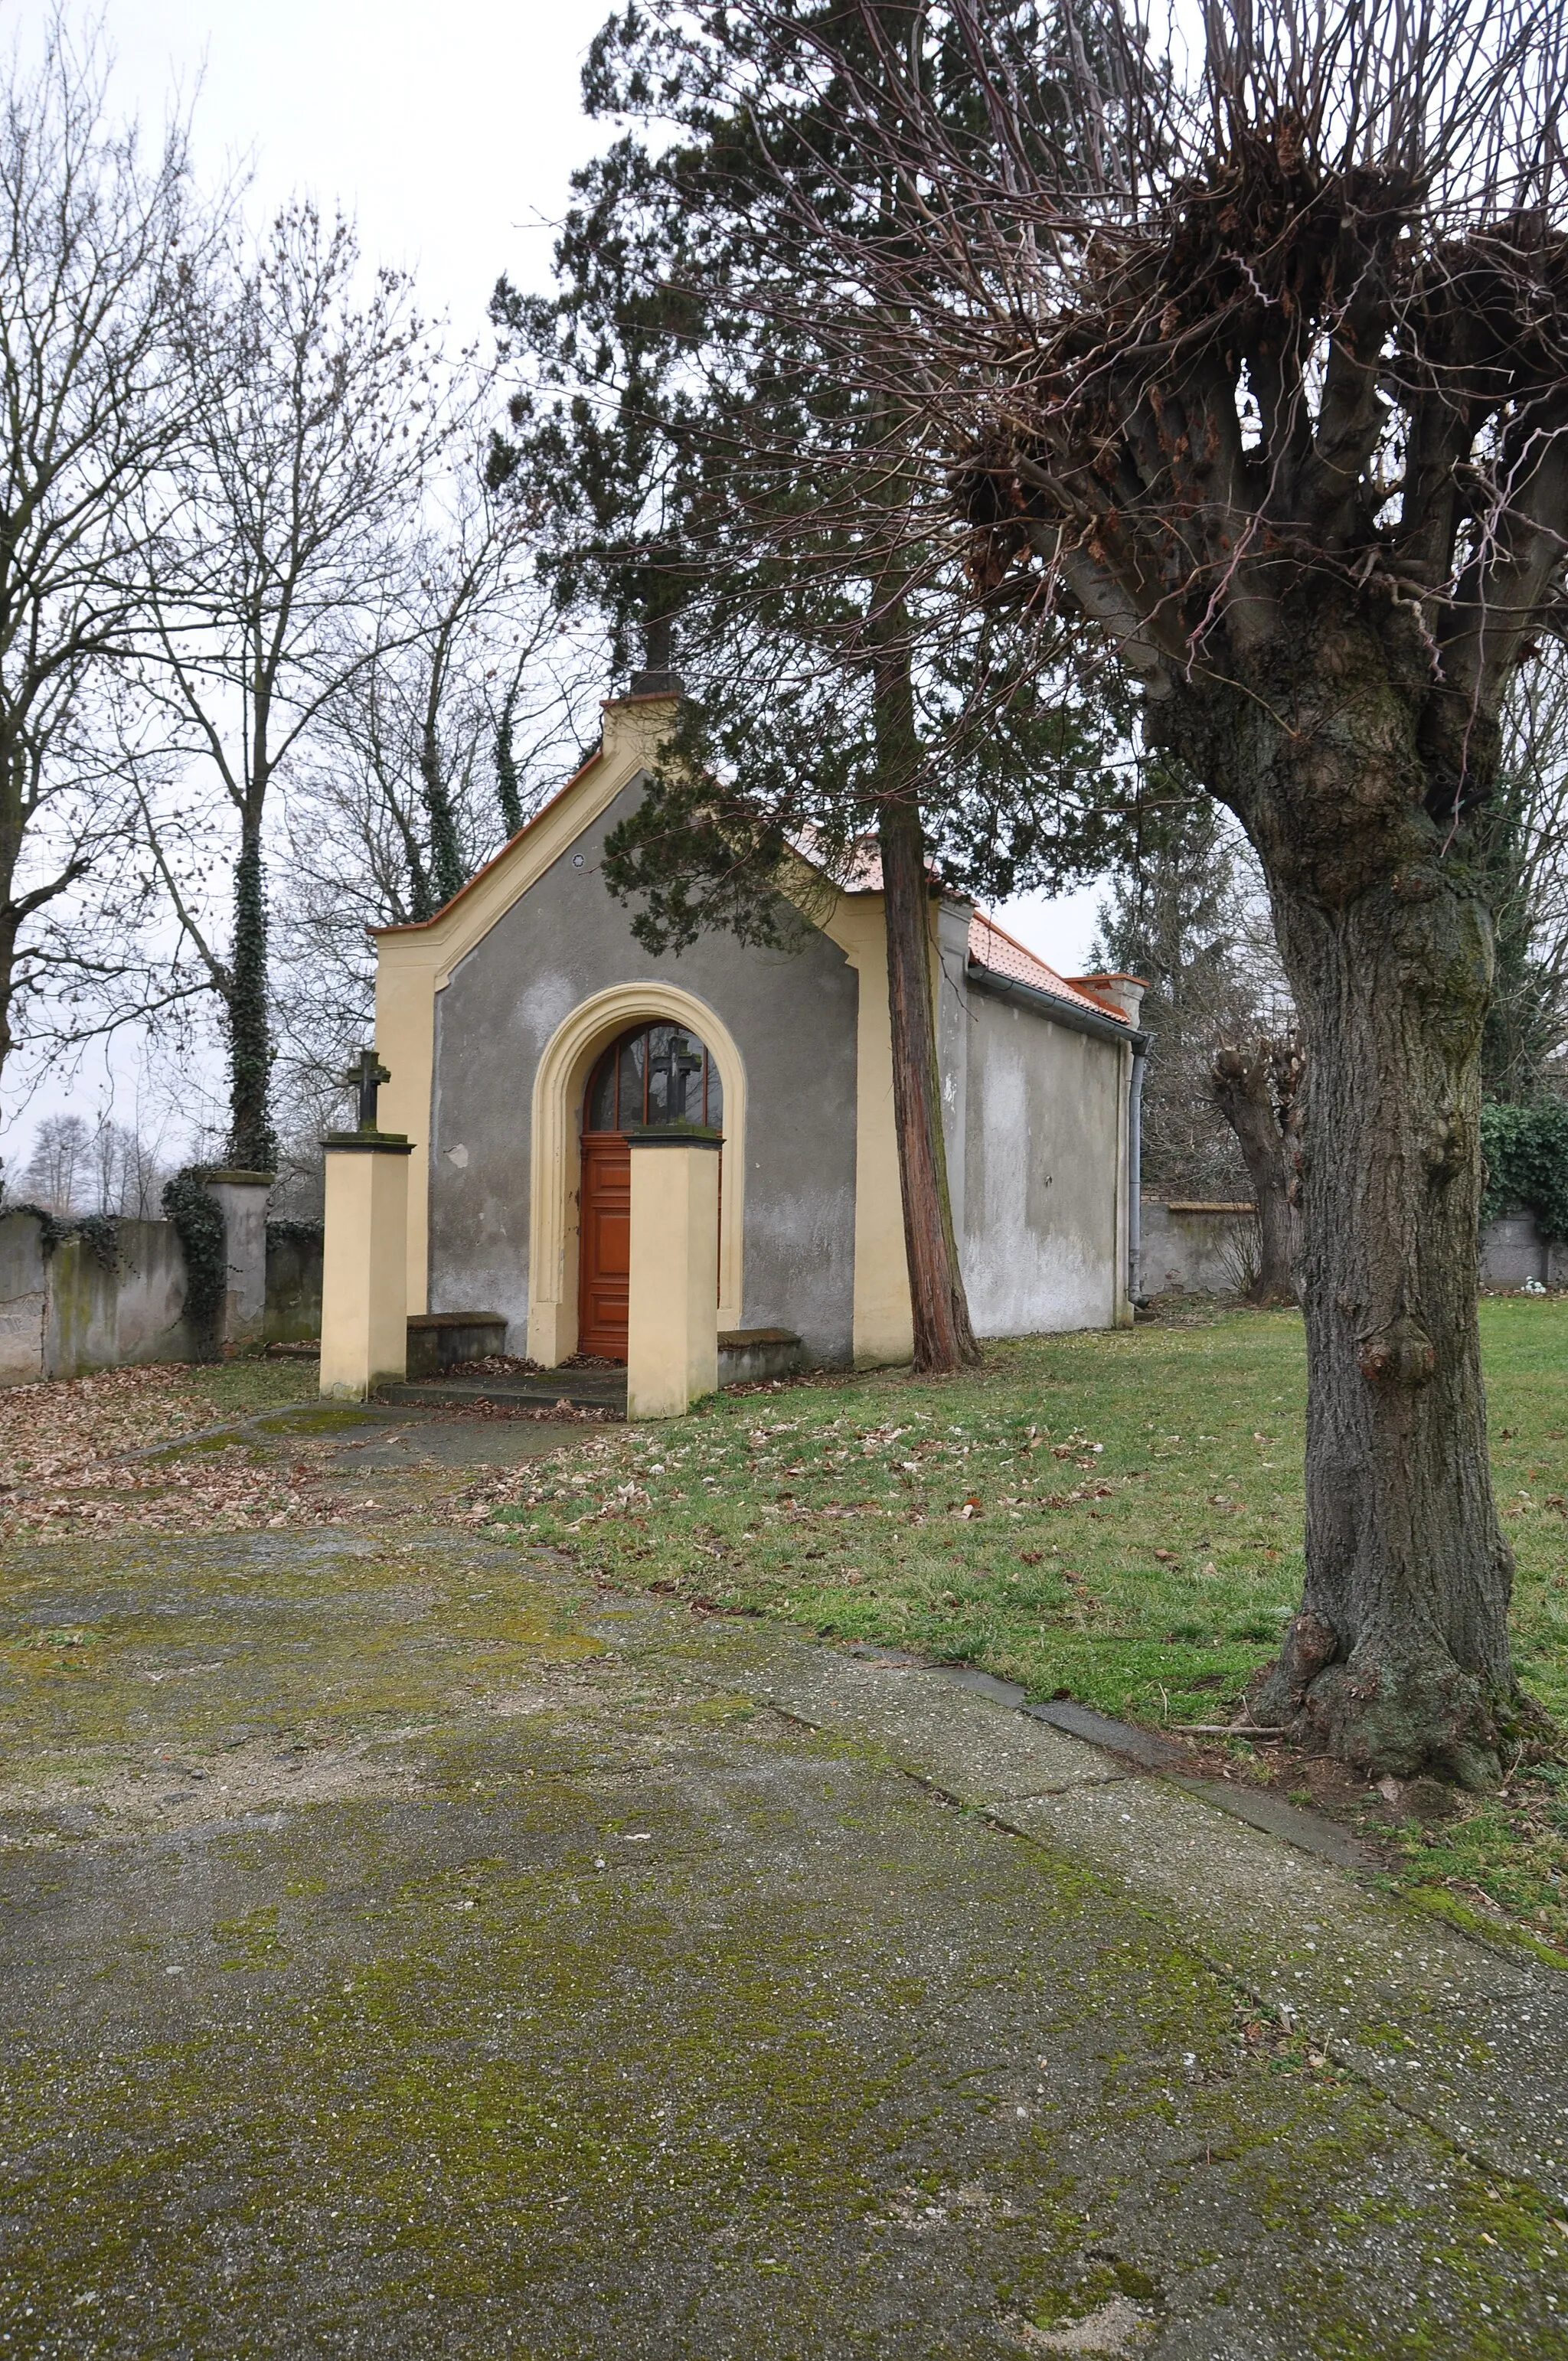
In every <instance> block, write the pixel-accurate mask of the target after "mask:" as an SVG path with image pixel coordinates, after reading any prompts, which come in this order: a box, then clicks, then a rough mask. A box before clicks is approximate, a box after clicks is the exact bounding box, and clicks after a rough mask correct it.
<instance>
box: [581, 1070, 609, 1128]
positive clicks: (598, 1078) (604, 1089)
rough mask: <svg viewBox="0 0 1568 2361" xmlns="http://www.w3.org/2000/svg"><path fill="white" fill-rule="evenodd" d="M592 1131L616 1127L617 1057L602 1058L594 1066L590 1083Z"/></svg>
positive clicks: (589, 1125) (590, 1122)
mask: <svg viewBox="0 0 1568 2361" xmlns="http://www.w3.org/2000/svg"><path fill="white" fill-rule="evenodd" d="M587 1127H588V1129H589V1130H590V1131H613V1130H614V1129H615V1059H614V1057H613V1055H612V1056H610V1057H608V1058H601V1059H600V1060H599V1061H598V1065H597V1066H596V1067H595V1068H594V1078H593V1081H592V1082H590V1083H589V1085H588V1124H587Z"/></svg>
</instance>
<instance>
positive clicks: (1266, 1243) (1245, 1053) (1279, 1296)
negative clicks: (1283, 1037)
mask: <svg viewBox="0 0 1568 2361" xmlns="http://www.w3.org/2000/svg"><path fill="white" fill-rule="evenodd" d="M1273 1083H1274V1058H1273V1044H1272V1043H1271V1042H1267V1041H1264V1042H1260V1043H1257V1044H1255V1045H1254V1046H1253V1048H1252V1049H1248V1050H1243V1049H1234V1048H1226V1049H1220V1050H1217V1051H1216V1053H1215V1057H1214V1063H1213V1067H1212V1071H1211V1075H1210V1088H1211V1090H1212V1094H1213V1100H1214V1104H1215V1105H1216V1106H1217V1107H1218V1108H1219V1110H1220V1113H1221V1114H1222V1115H1223V1116H1224V1118H1225V1121H1226V1122H1227V1123H1228V1124H1229V1125H1230V1126H1231V1129H1232V1130H1233V1131H1234V1133H1235V1136H1236V1144H1237V1146H1238V1147H1239V1148H1240V1149H1241V1152H1242V1161H1243V1163H1244V1164H1245V1166H1246V1169H1247V1178H1248V1179H1249V1180H1250V1181H1251V1182H1252V1188H1253V1196H1254V1199H1255V1202H1256V1205H1257V1241H1258V1268H1257V1276H1256V1278H1255V1279H1254V1280H1253V1283H1252V1286H1251V1287H1250V1288H1249V1289H1248V1290H1247V1292H1248V1295H1249V1297H1250V1300H1251V1301H1253V1302H1254V1303H1289V1302H1293V1301H1294V1300H1295V1292H1296V1290H1295V1289H1294V1287H1293V1286H1292V1284H1291V1279H1290V1258H1291V1246H1292V1241H1291V1222H1290V1175H1289V1171H1288V1167H1287V1161H1286V1146H1285V1137H1284V1134H1283V1133H1282V1132H1281V1130H1280V1128H1279V1121H1278V1117H1277V1115H1276V1114H1275V1111H1274V1088H1273Z"/></svg>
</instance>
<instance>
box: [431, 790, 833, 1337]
mask: <svg viewBox="0 0 1568 2361" xmlns="http://www.w3.org/2000/svg"><path fill="white" fill-rule="evenodd" d="M642 792H643V783H642V781H641V779H640V778H639V779H634V780H633V781H632V782H631V783H630V785H629V786H628V787H626V788H625V789H624V790H623V792H622V793H621V794H620V796H618V797H617V799H616V801H615V803H614V804H612V805H611V807H610V808H609V811H608V812H607V813H606V814H605V815H604V817H603V818H602V819H601V820H599V821H598V823H597V824H596V825H595V826H593V827H592V828H590V829H586V830H585V831H584V833H583V835H582V836H580V837H579V838H578V839H577V840H576V843H575V844H574V845H573V846H572V848H571V850H570V851H568V852H566V853H565V854H563V856H562V858H561V859H560V860H559V861H557V862H554V863H553V865H552V866H551V867H550V868H549V869H547V870H546V871H545V872H544V873H543V876H542V877H540V878H538V879H537V880H536V881H535V883H534V884H532V885H531V886H530V887H529V889H528V891H527V893H526V894H524V895H522V896H521V899H520V900H519V901H517V902H515V903H514V904H513V905H512V907H511V908H510V910H509V911H508V912H507V913H506V915H505V917H502V918H500V919H499V921H498V922H497V924H496V925H495V926H494V927H493V928H491V929H490V931H489V933H488V935H487V936H486V937H485V939H484V940H483V942H481V943H479V944H477V946H476V947H475V949H474V950H472V951H470V952H469V954H468V956H467V958H466V959H465V960H464V961H462V962H461V964H460V965H459V967H458V968H457V969H456V971H455V973H454V975H453V977H452V980H451V982H450V983H448V984H447V985H446V987H445V989H444V991H443V992H440V993H438V994H436V1004H435V1060H434V1083H433V1104H432V1110H431V1179H430V1257H431V1259H430V1308H431V1310H432V1311H433V1312H464V1311H482V1312H503V1313H504V1314H505V1315H506V1319H507V1323H508V1327H507V1349H508V1351H509V1352H513V1353H521V1352H522V1351H523V1350H524V1349H525V1345H526V1334H527V1328H526V1323H527V1318H528V1214H529V1208H528V1185H529V1152H530V1135H531V1125H532V1091H533V1076H534V1071H535V1069H536V1067H537V1065H538V1061H539V1059H540V1056H541V1054H542V1052H543V1049H544V1048H545V1045H546V1044H547V1042H548V1041H549V1039H550V1038H551V1036H552V1034H554V1031H555V1029H556V1027H558V1026H559V1025H560V1024H561V1023H562V1021H563V1019H564V1018H565V1017H566V1016H569V1015H570V1014H571V1012H572V1010H573V1009H574V1008H576V1007H577V1006H578V1005H580V1004H581V1003H582V1002H583V1001H584V1000H586V999H587V998H588V997H589V995H590V994H593V993H596V992H602V991H605V990H606V989H608V988H609V986H610V985H612V984H618V983H648V982H657V981H658V980H659V979H660V978H667V979H668V980H669V981H670V982H671V983H674V984H678V985H680V986H681V987H682V988H683V989H684V990H685V991H686V992H689V993H692V994H695V995H696V997H697V998H698V999H699V1000H702V1001H705V1002H706V1003H707V1005H709V1006H710V1007H711V1008H713V1009H715V1010H716V1011H717V1012H718V1015H719V1016H721V1017H722V1018H723V1020H724V1022H725V1024H726V1025H727V1026H728V1027H729V1030H730V1032H731V1033H732V1034H733V1035H734V1037H735V1040H736V1043H737V1045H738V1047H739V1049H740V1056H741V1058H742V1060H744V1063H745V1068H746V1082H747V1098H748V1104H747V1138H746V1142H745V1156H746V1227H745V1254H744V1264H745V1278H744V1285H745V1297H744V1306H743V1310H742V1313H741V1319H742V1324H743V1325H744V1326H746V1327H748V1328H752V1327H755V1328H764V1327H780V1328H790V1329H793V1330H795V1332H796V1334H799V1335H800V1336H801V1337H802V1338H804V1340H805V1343H806V1348H807V1351H808V1354H809V1355H810V1356H811V1357H812V1358H813V1359H817V1360H823V1361H847V1360H848V1359H849V1358H850V1353H851V1347H852V1339H853V1314H854V1236H855V1023H856V1011H857V1005H858V987H857V979H856V976H855V972H854V970H853V969H852V968H851V967H850V964H849V962H848V961H846V960H845V958H844V956H843V954H842V952H841V951H839V950H838V948H837V946H836V945H834V944H833V943H831V942H829V941H828V939H827V938H826V937H824V936H821V935H817V934H815V933H813V934H810V935H809V936H808V938H807V939H806V946H805V948H804V949H803V950H800V951H798V952H790V951H763V950H747V949H745V948H743V947H742V946H741V945H740V944H739V943H738V942H736V941H735V939H734V938H733V937H732V936H729V935H727V934H713V935H707V936H703V937H702V938H701V939H699V940H698V941H697V942H696V943H695V944H694V945H693V946H692V948H691V949H690V950H687V951H685V952H683V953H682V954H681V955H680V957H679V958H666V959H657V960H656V959H654V958H653V957H652V955H651V954H650V953H649V952H647V951H646V950H643V949H642V947H641V944H640V943H638V942H637V941H635V940H634V939H633V937H632V933H631V928H630V913H629V912H628V911H627V910H625V909H624V908H623V907H622V906H621V905H620V903H619V902H615V901H612V900H611V898H610V896H609V894H608V893H607V892H606V890H605V885H604V881H603V878H602V876H601V875H600V873H599V859H600V854H601V851H602V848H603V843H604V839H605V836H606V835H607V833H608V832H609V829H611V828H613V827H614V826H615V825H616V823H617V822H618V821H619V820H620V818H622V817H624V815H625V814H626V813H628V812H630V811H633V810H635V809H636V807H637V805H638V804H639V803H640V802H641V797H642ZM575 853H580V854H581V855H582V856H583V866H582V867H581V868H577V867H576V866H575V865H574V861H573V854H575ZM726 1161H727V1162H728V1154H727V1157H726ZM574 1185H575V1182H574Z"/></svg>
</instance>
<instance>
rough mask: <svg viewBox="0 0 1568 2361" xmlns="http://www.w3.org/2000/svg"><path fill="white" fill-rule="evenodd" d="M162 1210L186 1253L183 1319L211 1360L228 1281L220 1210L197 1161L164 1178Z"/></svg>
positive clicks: (203, 1354) (222, 1221)
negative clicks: (171, 1177)
mask: <svg viewBox="0 0 1568 2361" xmlns="http://www.w3.org/2000/svg"><path fill="white" fill-rule="evenodd" d="M163 1210H164V1212H165V1213H167V1214H168V1216H169V1218H170V1221H171V1222H172V1223H173V1224H174V1227H175V1229H176V1231H177V1232H178V1233H179V1237H180V1244H181V1249H182V1251H183V1253H184V1257H185V1318H186V1321H187V1323H189V1325H190V1327H191V1330H192V1334H193V1335H194V1337H195V1339H196V1342H197V1345H198V1348H199V1350H200V1352H201V1354H202V1356H203V1359H205V1358H209V1357H210V1358H213V1359H216V1357H217V1351H218V1325H219V1322H220V1320H221V1318H222V1314H223V1308H224V1297H225V1294H226V1293H227V1291H228V1283H229V1257H228V1241H227V1238H226V1236H225V1227H224V1217H223V1212H222V1209H221V1208H220V1206H219V1204H218V1202H217V1199H216V1198H215V1197H214V1196H212V1195H211V1194H210V1192H209V1191H208V1190H207V1188H206V1186H205V1176H204V1173H203V1168H202V1167H201V1166H200V1165H198V1164H188V1165H187V1166H186V1168H185V1170H183V1171H182V1172H177V1173H176V1174H175V1175H174V1178H173V1180H170V1181H166V1182H165V1184H164V1190H163Z"/></svg>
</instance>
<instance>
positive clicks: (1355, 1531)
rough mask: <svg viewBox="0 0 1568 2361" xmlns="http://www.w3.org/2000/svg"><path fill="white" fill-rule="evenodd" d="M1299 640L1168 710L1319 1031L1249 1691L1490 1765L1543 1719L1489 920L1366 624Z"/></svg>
mask: <svg viewBox="0 0 1568 2361" xmlns="http://www.w3.org/2000/svg"><path fill="white" fill-rule="evenodd" d="M1294 653H1295V657H1296V661H1295V663H1294V664H1292V665H1291V667H1290V670H1289V673H1288V675H1285V674H1284V672H1283V668H1281V671H1280V673H1279V675H1277V676H1276V677H1274V678H1272V679H1270V680H1269V681H1268V682H1267V683H1266V691H1265V694H1264V695H1261V696H1254V697H1230V698H1229V699H1227V700H1226V701H1225V702H1224V703H1223V705H1221V704H1220V703H1219V702H1218V701H1217V699H1216V697H1215V693H1214V692H1213V691H1212V690H1211V691H1209V692H1208V693H1207V695H1206V696H1205V697H1203V698H1202V700H1201V706H1202V708H1203V709H1202V711H1201V719H1200V713H1199V700H1197V699H1196V698H1195V699H1193V700H1192V701H1191V702H1190V703H1186V701H1185V700H1183V703H1184V704H1185V706H1186V709H1185V711H1182V710H1181V709H1180V708H1178V709H1177V710H1176V711H1175V712H1173V714H1172V716H1171V720H1172V724H1173V727H1172V730H1171V736H1172V738H1173V739H1174V740H1178V741H1184V742H1185V743H1186V744H1187V746H1188V747H1189V749H1190V753H1191V754H1192V756H1193V757H1194V758H1195V759H1198V760H1201V761H1202V763H1203V764H1204V771H1203V775H1205V776H1206V777H1207V778H1208V780H1209V781H1210V784H1211V785H1212V786H1213V787H1214V788H1215V790H1216V791H1217V792H1219V793H1220V794H1222V795H1223V796H1224V797H1225V799H1226V800H1227V801H1229V802H1231V803H1232V805H1233V807H1234V809H1235V810H1236V812H1237V814H1238V816H1239V817H1240V818H1241V819H1242V821H1243V823H1244V825H1245V827H1246V829H1247V830H1248V833H1249V835H1250V836H1251V838H1252V840H1253V843H1254V844H1255V847H1256V850H1257V851H1258V854H1259V857H1260V859H1261V861H1262V863H1263V867H1264V872H1265V875H1266V879H1267V883H1268V887H1269V892H1270V895H1271V898H1272V903H1273V908H1274V917H1275V924H1276V928H1277V934H1278V940H1279V949H1280V953H1281V956H1282V958H1283V961H1284V963H1285V967H1286V971H1287V973H1288V978H1289V982H1290V986H1291V991H1292V994H1293V995H1294V998H1295V1002H1296V1007H1297V1011H1298V1014H1299V1022H1300V1026H1301V1031H1302V1035H1303V1039H1304V1046H1305V1051H1306V1065H1307V1071H1306V1082H1305V1106H1304V1120H1303V1125H1302V1151H1301V1171H1300V1200H1301V1202H1300V1218H1301V1247H1300V1256H1299V1276H1300V1279H1301V1294H1302V1301H1303V1305H1304V1310H1305V1316H1306V1326H1307V1366H1308V1411H1307V1467H1306V1487H1307V1531H1306V1543H1307V1575H1306V1583H1305V1587H1304V1590H1303V1594H1302V1599H1301V1606H1300V1610H1299V1613H1298V1614H1297V1616H1296V1617H1295V1619H1294V1620H1293V1621H1292V1623H1291V1625H1290V1627H1289V1631H1288V1634H1287V1638H1286V1643H1285V1646H1284V1649H1283V1651H1282V1653H1281V1655H1280V1658H1279V1660H1278V1663H1277V1664H1276V1665H1275V1666H1274V1667H1272V1668H1271V1670H1270V1673H1269V1674H1268V1675H1267V1676H1266V1680H1265V1682H1264V1684H1263V1686H1261V1689H1260V1691H1259V1694H1258V1696H1257V1697H1256V1698H1255V1700H1254V1703H1255V1710H1256V1711H1257V1712H1258V1714H1259V1716H1260V1718H1266V1719H1269V1720H1274V1721H1278V1722H1282V1723H1289V1724H1292V1725H1294V1726H1295V1727H1296V1728H1297V1729H1298V1730H1299V1734H1300V1735H1301V1736H1302V1737H1303V1739H1304V1740H1305V1741H1308V1742H1310V1744H1312V1745H1313V1746H1315V1747H1316V1748H1318V1749H1319V1750H1326V1751H1328V1752H1332V1753H1334V1754H1337V1755H1339V1756H1341V1757H1342V1758H1343V1759H1345V1760H1347V1761H1349V1762H1351V1763H1354V1764H1356V1765H1357V1766H1359V1767H1361V1768H1363V1769H1365V1770H1366V1771H1369V1772H1393V1773H1399V1774H1405V1775H1408V1774H1410V1773H1415V1772H1418V1771H1421V1770H1430V1771H1435V1772H1437V1773H1440V1774H1442V1775H1446V1776H1448V1777H1451V1778H1454V1779H1457V1780H1458V1781H1460V1782H1461V1783H1462V1784H1467V1785H1482V1784H1486V1783H1487V1782H1488V1781H1490V1780H1492V1779H1495V1778H1496V1777H1497V1774H1498V1771H1499V1767H1500V1760H1501V1756H1502V1753H1503V1752H1504V1749H1505V1747H1506V1746H1507V1744H1508V1741H1509V1740H1510V1739H1511V1738H1513V1737H1514V1736H1515V1734H1516V1733H1517V1732H1518V1731H1519V1730H1521V1728H1525V1727H1528V1726H1529V1724H1530V1721H1531V1719H1532V1716H1534V1713H1535V1709H1534V1708H1531V1707H1530V1705H1529V1704H1528V1701H1527V1700H1525V1699H1524V1698H1523V1697H1521V1696H1520V1694H1519V1690H1518V1688H1517V1686H1516V1684H1515V1681H1514V1677H1513V1672H1512V1666H1511V1662H1510V1657H1509V1648H1508V1601H1509V1593H1510V1588H1511V1578H1512V1557H1511V1554H1510V1552H1509V1550H1508V1543H1506V1541H1505V1540H1504V1538H1503V1535H1502V1532H1501V1529H1500V1527H1499V1525H1498V1521H1497V1513H1496V1510H1495V1508H1494V1505H1493V1499H1492V1488H1491V1476H1490V1469H1489V1464H1488V1457H1487V1447H1486V1400H1485V1395H1484V1391H1483V1387H1482V1378H1481V1359H1480V1343H1479V1334H1478V1330H1477V1324H1476V1294H1477V1280H1478V1250H1477V1220H1478V1213H1479V1205H1480V1192H1481V1156H1480V1102H1481V1087H1480V1049H1481V1034H1482V1027H1483V1024H1484V1021H1485V1017H1486V1005H1487V997H1488V993H1489V990H1490V983H1491V962H1492V950H1491V928H1490V923H1489V920H1488V917H1487V915H1486V910H1485V908H1484V906H1482V905H1481V903H1480V902H1479V901H1478V900H1477V899H1476V898H1475V895H1474V894H1473V892H1472V891H1471V890H1470V888H1469V887H1468V885H1467V884H1466V883H1465V880H1464V874H1463V873H1462V871H1458V870H1456V869H1455V867H1453V865H1451V864H1449V863H1448V862H1445V861H1444V859H1443V851H1444V835H1443V831H1442V829H1441V828H1440V827H1439V826H1438V825H1437V824H1435V823H1434V822H1433V821H1432V820H1431V818H1429V817H1428V816H1427V812H1426V810H1425V808H1424V807H1425V804H1426V800H1427V797H1426V792H1425V791H1426V787H1427V785H1428V782H1427V777H1426V774H1425V765H1424V763H1423V761H1422V751H1421V749H1420V745H1419V744H1418V742H1417V741H1416V737H1415V732H1414V730H1413V729H1412V727H1411V717H1410V706H1409V700H1408V699H1407V698H1405V697H1402V696H1401V695H1400V694H1399V693H1398V688H1397V686H1395V685H1394V684H1392V683H1390V682H1389V680H1388V678H1387V670H1386V667H1385V664H1384V663H1383V659H1382V653H1381V651H1380V649H1379V647H1378V644H1377V642H1376V640H1375V639H1374V638H1373V636H1372V635H1371V634H1370V633H1365V634H1361V635H1359V636H1358V635H1357V634H1356V633H1355V632H1354V630H1344V631H1323V632H1318V631H1304V632H1303V633H1302V634H1301V637H1300V640H1299V642H1298V645H1297V647H1296V649H1295V651H1294ZM1284 717H1288V720H1289V722H1290V724H1291V725H1292V726H1290V727H1288V728H1281V727H1280V726H1279V723H1280V720H1281V719H1282V718H1284ZM1194 723H1196V724H1197V726H1196V727H1193V726H1192V725H1193V724H1194Z"/></svg>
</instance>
